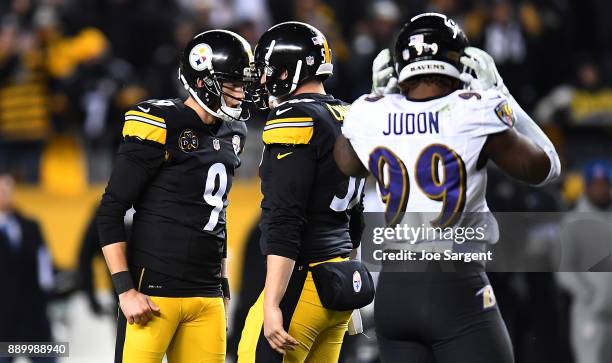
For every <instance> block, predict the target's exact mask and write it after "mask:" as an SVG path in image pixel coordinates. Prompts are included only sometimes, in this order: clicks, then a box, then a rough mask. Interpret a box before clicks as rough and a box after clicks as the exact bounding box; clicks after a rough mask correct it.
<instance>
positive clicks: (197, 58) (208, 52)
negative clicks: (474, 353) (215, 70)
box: [189, 43, 213, 71]
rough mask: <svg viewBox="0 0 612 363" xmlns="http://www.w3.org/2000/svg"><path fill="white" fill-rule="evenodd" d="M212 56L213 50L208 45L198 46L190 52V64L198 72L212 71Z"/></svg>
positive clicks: (201, 44)
mask: <svg viewBox="0 0 612 363" xmlns="http://www.w3.org/2000/svg"><path fill="white" fill-rule="evenodd" d="M212 55H213V52H212V49H211V48H210V46H209V45H208V44H206V43H200V44H196V46H195V47H193V48H191V52H189V64H190V65H191V68H193V69H194V70H196V71H203V70H205V69H212Z"/></svg>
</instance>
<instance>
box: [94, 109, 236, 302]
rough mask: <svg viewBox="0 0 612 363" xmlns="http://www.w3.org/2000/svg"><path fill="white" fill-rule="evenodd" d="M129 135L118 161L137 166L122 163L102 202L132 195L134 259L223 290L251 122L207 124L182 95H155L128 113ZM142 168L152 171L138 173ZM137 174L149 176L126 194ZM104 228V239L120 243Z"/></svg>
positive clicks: (135, 262) (141, 264)
mask: <svg viewBox="0 0 612 363" xmlns="http://www.w3.org/2000/svg"><path fill="white" fill-rule="evenodd" d="M123 137H124V140H125V141H124V143H123V144H122V145H121V147H120V150H119V158H118V163H119V161H121V160H122V159H121V157H122V155H123V156H124V158H128V160H130V163H131V164H130V163H127V165H128V167H127V169H128V170H125V171H123V172H121V171H118V170H117V169H118V168H121V165H117V166H116V167H115V170H114V172H113V176H112V177H111V181H110V182H109V186H108V187H107V190H106V193H105V196H104V197H103V201H102V207H104V204H105V199H109V202H110V199H119V200H121V201H122V202H123V204H124V205H125V204H127V203H126V201H127V202H129V201H130V200H129V199H133V202H132V203H133V206H134V209H135V210H136V213H135V215H134V222H133V226H132V234H131V238H130V241H129V243H128V246H129V258H130V264H131V265H133V266H138V267H144V268H145V269H146V268H149V269H151V270H153V271H157V272H161V273H164V274H168V275H170V276H173V277H176V278H179V279H183V280H186V281H192V282H195V283H198V284H201V286H203V287H207V286H210V288H211V289H215V291H218V287H219V278H220V271H221V259H222V257H224V256H225V251H226V250H225V249H226V215H225V214H226V206H227V195H228V193H229V191H230V188H231V186H232V177H233V176H234V171H235V169H236V168H238V166H239V165H240V157H239V155H240V153H241V151H242V146H243V145H244V141H245V137H246V126H245V124H244V123H243V122H226V121H221V120H218V121H217V123H215V124H214V125H206V124H204V123H203V122H202V120H201V119H200V117H199V116H198V115H197V114H196V112H195V111H194V110H193V109H191V108H190V107H187V106H185V105H184V103H183V102H182V101H181V100H179V99H173V100H150V101H146V102H142V103H140V104H137V105H136V106H135V107H133V108H132V109H130V110H129V111H128V112H126V114H125V124H124V128H123ZM123 164H124V165H125V164H126V163H125V162H124V163H123ZM140 164H142V165H140ZM130 165H131V167H130ZM123 168H124V169H126V167H125V166H124V167H123ZM139 169H146V174H145V175H146V176H136V175H137V174H138V175H140V174H142V172H141V171H139ZM116 174H118V175H116ZM121 174H123V176H122V177H121ZM137 178H141V179H144V181H142V182H139V183H138V187H134V186H132V188H133V189H138V190H137V193H135V192H132V193H131V194H133V195H134V196H132V197H131V198H130V196H129V195H128V196H121V195H120V194H121V193H122V192H121V191H120V190H121V188H122V187H123V186H122V184H123V185H125V184H130V183H132V184H134V183H135V182H134V181H132V179H137ZM124 194H126V192H124ZM127 194H129V193H127ZM101 214H102V215H103V214H104V213H101ZM100 227H101V229H102V226H100ZM100 233H101V238H102V243H103V244H104V243H113V242H117V241H120V240H117V238H118V237H116V236H113V233H110V232H109V234H110V235H109V236H104V232H103V231H102V230H101V231H100ZM105 239H106V240H108V241H106V242H105Z"/></svg>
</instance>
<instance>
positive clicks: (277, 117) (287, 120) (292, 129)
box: [262, 102, 314, 145]
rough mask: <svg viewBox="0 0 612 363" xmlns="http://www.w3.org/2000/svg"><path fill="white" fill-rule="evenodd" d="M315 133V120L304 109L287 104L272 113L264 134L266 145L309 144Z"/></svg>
mask: <svg viewBox="0 0 612 363" xmlns="http://www.w3.org/2000/svg"><path fill="white" fill-rule="evenodd" d="M313 133H314V119H313V117H312V115H311V114H310V113H309V112H307V110H306V109H305V108H303V107H298V106H297V104H295V103H294V104H292V103H289V102H285V103H283V104H281V105H280V106H279V107H277V108H275V109H274V110H272V111H270V114H269V115H268V120H267V121H266V126H265V127H264V131H263V134H262V138H263V142H264V144H293V145H299V144H308V143H310V140H311V139H312V135H313Z"/></svg>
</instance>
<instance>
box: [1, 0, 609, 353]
mask: <svg viewBox="0 0 612 363" xmlns="http://www.w3.org/2000/svg"><path fill="white" fill-rule="evenodd" d="M426 10H431V11H438V12H442V13H445V14H448V15H449V16H451V17H452V18H454V19H455V20H457V21H458V22H459V23H460V24H461V25H462V26H463V28H464V29H465V31H466V32H467V34H468V36H469V38H470V39H471V42H472V44H474V45H477V46H479V47H482V48H484V49H485V50H487V51H488V52H490V53H491V54H492V56H493V57H494V58H495V60H496V63H497V64H498V67H499V69H500V72H501V74H502V76H503V78H504V80H505V81H506V84H507V85H508V87H509V89H510V90H511V92H512V93H513V95H514V96H515V97H516V98H517V99H518V101H519V102H520V103H521V104H522V105H523V106H524V108H525V109H527V110H529V111H530V113H531V114H532V115H533V116H534V118H535V119H536V120H538V122H540V123H541V125H542V127H543V128H544V129H545V131H546V132H547V134H548V135H549V137H550V138H551V139H552V140H553V142H554V143H555V144H556V146H557V147H558V150H559V154H560V156H561V159H562V163H563V166H564V168H565V172H564V174H563V178H562V180H561V181H560V182H559V183H557V184H555V185H553V186H551V187H548V188H547V189H545V190H534V189H532V188H528V187H526V186H524V185H520V184H516V183H512V182H510V181H508V180H506V179H504V178H500V177H499V176H498V174H497V173H496V171H495V170H492V171H491V178H490V188H489V189H490V190H489V195H488V199H489V203H490V205H491V208H492V209H493V210H496V211H567V210H571V208H572V207H573V206H574V205H575V203H576V202H577V201H578V200H579V198H581V197H582V196H583V190H584V178H583V170H584V168H585V167H586V166H588V165H591V164H590V163H592V160H600V161H601V163H603V164H604V165H607V164H606V163H609V159H610V155H612V154H611V153H610V152H611V149H612V143H610V136H611V132H612V22H610V21H609V19H610V18H611V17H612V3H610V2H609V1H606V0H581V1H577V0H532V1H506V0H492V1H484V0H482V1H479V0H471V1H470V0H431V1H428V0H403V1H399V0H396V1H389V0H381V1H374V0H353V1H342V0H327V1H324V0H300V1H287V0H216V1H215V0H176V1H170V0H38V1H36V0H2V1H0V21H1V29H0V167H1V170H4V171H10V172H11V173H12V174H13V175H14V177H15V178H16V180H17V182H18V183H17V188H16V194H15V204H16V207H17V209H18V210H20V211H21V212H22V213H24V214H25V215H27V216H30V217H33V218H35V219H37V220H38V221H39V222H40V223H41V226H42V231H43V234H44V236H45V239H46V242H47V245H48V247H49V250H50V252H51V256H52V259H53V266H54V285H53V288H52V289H51V290H50V291H49V297H50V303H49V307H48V308H49V309H48V310H49V317H50V319H51V323H52V327H53V332H54V335H55V338H56V339H57V340H68V341H71V344H72V345H71V358H70V359H68V360H67V361H70V362H77V361H83V362H97V361H100V362H105V361H109V360H110V357H111V354H112V346H113V341H112V340H113V320H112V316H111V315H112V310H113V309H112V297H111V295H110V291H109V283H108V278H107V274H106V270H105V266H104V264H103V260H102V259H101V258H100V256H97V257H94V259H93V261H94V262H93V266H94V270H93V271H94V274H93V276H94V285H93V286H95V293H96V296H98V297H99V298H100V299H101V301H102V305H103V308H102V311H101V312H100V311H98V312H97V314H94V313H92V311H91V309H90V305H89V304H88V298H87V297H86V296H87V293H84V292H83V290H85V291H87V290H88V289H89V288H88V286H89V285H90V283H89V281H90V280H91V278H90V277H89V272H88V266H86V265H87V264H88V263H89V261H90V259H89V258H88V255H87V252H84V251H86V250H87V249H86V248H83V244H84V243H87V242H84V241H86V240H87V238H86V237H85V236H86V230H87V227H88V225H89V223H90V222H91V218H92V216H93V214H94V212H95V208H96V205H97V203H98V201H99V198H100V196H101V193H102V191H103V188H104V185H105V183H106V181H107V178H108V177H109V174H110V170H111V168H112V161H113V154H114V151H115V150H116V147H117V145H118V142H119V141H120V139H119V138H120V129H121V126H122V125H121V120H122V117H121V115H122V113H123V112H124V111H125V109H126V108H127V107H128V106H129V105H131V104H133V103H135V102H137V101H139V100H144V99H148V98H169V97H179V96H180V97H183V93H182V92H181V89H180V87H179V84H178V83H177V81H176V68H177V62H178V57H179V54H180V50H181V49H182V48H183V46H184V45H185V44H186V43H187V41H188V40H189V39H191V37H193V36H194V35H195V34H197V33H198V32H201V31H204V30H207V29H211V28H227V29H231V30H234V31H237V32H239V33H240V34H242V35H243V36H244V37H245V38H246V39H247V40H248V41H249V42H250V43H251V44H252V45H254V44H255V42H256V41H257V38H258V36H259V35H260V34H261V33H262V32H263V31H264V30H265V29H267V28H268V27H269V26H270V25H272V24H275V23H278V22H282V21H286V20H299V21H304V22H308V23H310V24H312V25H314V26H316V27H318V28H319V29H320V30H322V31H323V33H325V34H326V35H327V37H328V39H329V41H330V44H331V47H332V49H333V59H334V63H335V74H334V77H333V78H332V79H331V80H329V81H328V82H327V83H326V87H327V89H328V91H330V92H331V93H332V94H334V95H335V96H337V97H339V98H342V99H344V100H347V101H353V100H354V99H356V98H357V97H358V96H360V95H361V94H363V93H366V92H368V91H369V88H370V79H371V78H370V68H371V62H372V59H373V58H374V56H375V55H376V54H377V53H378V51H379V50H380V49H382V48H384V47H388V46H389V45H390V42H391V41H392V39H393V34H394V32H395V31H396V30H397V29H398V28H399V26H400V25H401V24H402V23H403V22H405V21H406V20H407V19H409V18H410V17H411V16H412V15H415V14H417V13H420V12H423V11H426ZM262 126H263V115H262V114H257V113H256V114H255V115H254V117H253V119H252V120H250V121H249V122H248V127H249V138H248V141H247V145H246V149H245V154H244V157H243V165H242V167H241V168H240V169H239V171H238V172H237V181H236V182H235V184H234V187H233V189H232V191H231V193H230V206H229V209H228V226H229V228H228V229H229V259H230V266H231V267H230V270H231V284H232V289H233V291H234V296H237V295H238V292H239V291H240V290H241V287H243V286H245V287H248V286H252V285H253V284H254V282H253V281H251V280H248V279H247V280H244V281H243V278H242V276H243V269H242V266H243V261H244V259H245V257H246V258H247V259H248V258H250V259H251V260H253V259H255V260H256V259H257V258H258V257H259V256H258V255H257V253H249V254H247V253H245V251H246V249H247V240H248V236H249V233H250V232H251V231H252V228H253V226H254V225H255V223H256V221H257V218H258V213H259V200H260V192H259V184H258V180H257V166H258V162H259V156H260V153H261V147H262V146H261V142H260V141H259V140H260V135H261V129H262ZM607 172H609V170H608V171H607ZM253 251H254V250H253ZM247 263H249V262H247ZM246 276H247V278H250V277H251V276H252V275H251V274H246ZM3 278H17V279H18V278H19V276H10V277H6V276H5V277H3ZM0 279H1V278H0ZM493 280H494V281H495V283H497V286H496V285H494V286H495V287H496V289H498V298H499V300H500V306H501V307H502V313H504V317H505V318H506V321H507V322H508V324H509V327H510V328H511V331H512V333H513V340H514V344H515V346H516V349H517V352H518V354H517V358H518V361H519V362H548V361H551V362H552V361H555V362H572V361H573V360H572V353H571V350H570V348H569V347H568V344H569V343H568V339H569V338H568V336H569V335H570V334H571V327H570V326H569V324H568V310H569V304H570V303H571V298H570V294H569V293H567V292H565V291H564V290H563V289H562V288H561V287H560V286H559V284H558V283H557V280H558V279H557V278H556V277H555V276H554V275H553V274H544V273H538V274H518V273H515V274H504V275H498V276H493ZM609 281H610V284H612V278H610V280H609ZM89 291H90V292H91V290H89ZM544 291H546V293H544V294H542V292H544ZM538 292H540V293H538ZM2 294H3V299H6V298H10V291H3V293H2ZM542 295H546V296H544V297H543V298H542ZM234 300H236V299H234ZM15 303H18V302H15ZM239 303H240V302H239V301H238V302H236V301H234V302H233V304H234V307H235V308H236V305H237V304H239ZM105 312H106V314H105ZM0 314H2V312H0ZM611 324H612V323H611ZM555 329H556V330H557V331H553V330H555ZM231 333H236V331H232V332H231ZM370 343H371V341H370ZM368 345H369V344H359V346H360V347H359V348H355V349H354V351H355V352H356V353H354V354H353V355H352V358H347V359H353V360H352V361H355V360H354V359H358V360H356V361H363V362H369V361H375V359H376V352H375V349H374V348H372V347H367V346H368ZM370 345H371V344H370Z"/></svg>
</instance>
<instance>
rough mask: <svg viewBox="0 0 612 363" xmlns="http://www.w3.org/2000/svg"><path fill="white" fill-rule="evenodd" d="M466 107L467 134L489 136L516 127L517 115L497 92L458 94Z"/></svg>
mask: <svg viewBox="0 0 612 363" xmlns="http://www.w3.org/2000/svg"><path fill="white" fill-rule="evenodd" d="M458 97H459V98H460V100H458V102H460V103H462V105H463V106H464V109H463V111H462V112H463V113H464V114H465V115H473V117H464V118H462V119H465V120H466V123H465V127H466V129H467V132H468V133H470V134H473V135H477V136H487V135H492V134H497V133H500V132H504V131H506V130H508V129H511V128H513V127H514V124H515V122H516V115H515V114H514V111H513V110H512V108H511V107H510V104H509V103H508V99H507V98H506V97H505V96H504V95H502V94H501V93H499V92H498V91H495V90H488V91H481V92H473V91H466V92H462V93H459V94H458Z"/></svg>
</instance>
